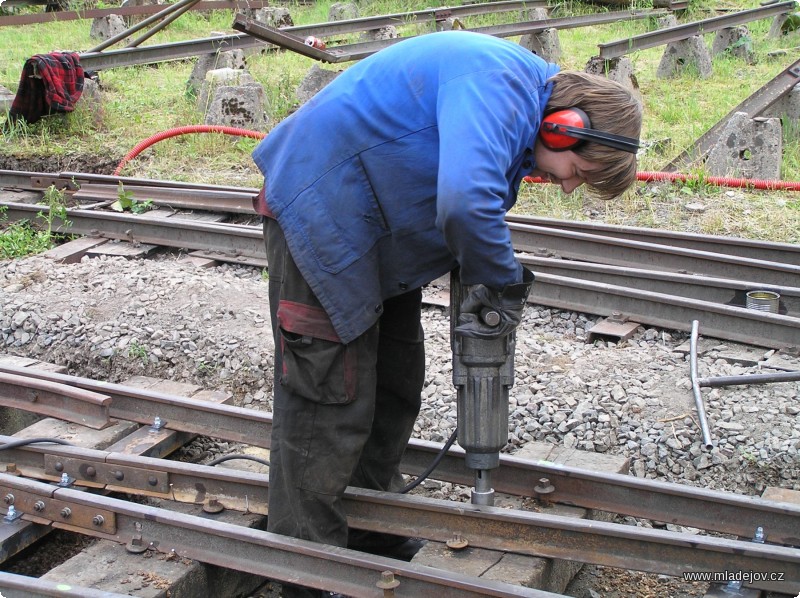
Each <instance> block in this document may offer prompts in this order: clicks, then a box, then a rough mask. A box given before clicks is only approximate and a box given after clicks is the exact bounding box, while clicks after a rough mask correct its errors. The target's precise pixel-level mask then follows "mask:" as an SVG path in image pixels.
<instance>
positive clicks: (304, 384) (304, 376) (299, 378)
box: [278, 301, 358, 405]
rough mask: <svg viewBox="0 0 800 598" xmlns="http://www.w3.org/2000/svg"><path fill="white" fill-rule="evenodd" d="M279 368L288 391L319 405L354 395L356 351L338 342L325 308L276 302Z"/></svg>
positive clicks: (341, 402) (340, 401) (344, 400)
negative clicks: (279, 354)
mask: <svg viewBox="0 0 800 598" xmlns="http://www.w3.org/2000/svg"><path fill="white" fill-rule="evenodd" d="M278 324H279V328H280V350H281V356H282V363H283V367H282V371H281V379H280V383H281V384H282V385H283V386H285V387H286V389H287V390H289V391H291V392H292V393H294V394H297V395H299V396H302V397H304V398H306V399H308V400H310V401H314V402H316V403H319V404H321V405H345V404H347V403H350V402H352V401H353V400H354V399H355V397H356V383H357V375H356V372H357V365H358V364H357V352H356V351H355V350H353V349H354V348H351V347H349V346H348V345H344V344H342V343H340V342H339V337H338V335H337V334H336V332H335V331H334V329H333V325H332V324H331V322H330V319H329V318H328V315H327V314H326V313H325V310H323V309H321V308H319V307H316V306H312V305H304V304H301V303H296V302H292V301H281V302H280V304H279V305H278Z"/></svg>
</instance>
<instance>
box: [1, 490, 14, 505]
mask: <svg viewBox="0 0 800 598" xmlns="http://www.w3.org/2000/svg"><path fill="white" fill-rule="evenodd" d="M3 502H4V503H6V504H7V505H13V504H14V495H13V494H11V493H10V492H9V493H8V494H6V495H5V496H4V497H3Z"/></svg>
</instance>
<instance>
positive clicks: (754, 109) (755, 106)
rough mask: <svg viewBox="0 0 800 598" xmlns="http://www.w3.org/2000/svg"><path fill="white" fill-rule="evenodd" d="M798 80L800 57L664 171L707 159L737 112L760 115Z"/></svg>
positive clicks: (674, 169)
mask: <svg viewBox="0 0 800 598" xmlns="http://www.w3.org/2000/svg"><path fill="white" fill-rule="evenodd" d="M798 82H800V59H798V60H795V61H794V62H793V63H792V64H790V65H789V66H788V67H786V68H785V69H784V70H783V71H782V72H780V73H778V74H777V75H776V76H775V77H773V78H772V79H771V80H770V81H769V82H767V83H766V84H764V85H763V86H762V87H760V88H759V89H757V90H756V92H755V93H753V94H752V95H750V96H749V97H747V98H745V99H744V100H743V101H742V102H741V103H740V104H739V105H738V106H736V107H735V108H734V109H733V110H731V111H730V112H728V114H727V115H725V116H724V117H723V118H722V119H720V120H719V121H718V122H717V123H716V124H715V125H714V126H713V127H711V128H710V129H709V130H708V131H706V132H705V133H703V134H702V135H701V136H700V137H699V138H698V139H697V140H696V141H695V142H694V143H693V144H692V145H691V146H690V147H689V148H687V149H685V150H684V151H683V152H681V153H680V154H679V155H678V156H677V157H675V158H674V159H673V160H672V161H671V162H670V163H669V164H667V166H666V167H664V169H663V170H664V171H665V172H674V171H676V170H678V168H681V167H683V166H686V165H688V164H691V163H692V162H694V161H695V160H698V159H701V158H705V156H707V155H708V153H709V152H710V151H711V148H712V147H713V146H714V144H715V143H716V142H717V140H718V139H719V136H720V134H721V133H722V131H723V129H724V128H725V126H726V125H727V124H728V122H729V121H730V119H731V118H732V117H733V115H734V114H736V113H737V112H744V113H745V114H747V115H748V116H749V117H750V118H755V117H757V116H760V115H761V114H762V113H764V112H765V111H766V110H767V109H769V108H770V107H772V105H773V104H775V103H776V102H777V101H778V100H780V99H781V98H782V97H784V96H785V95H786V94H788V93H789V92H790V91H791V90H792V89H794V87H795V86H796V85H797V83H798Z"/></svg>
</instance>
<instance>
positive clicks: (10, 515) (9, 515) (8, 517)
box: [5, 505, 17, 522]
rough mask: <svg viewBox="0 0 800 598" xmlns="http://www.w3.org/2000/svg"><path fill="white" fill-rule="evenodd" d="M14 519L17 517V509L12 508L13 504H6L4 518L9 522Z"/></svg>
mask: <svg viewBox="0 0 800 598" xmlns="http://www.w3.org/2000/svg"><path fill="white" fill-rule="evenodd" d="M15 519H17V510H16V509H15V508H14V505H8V512H6V516H5V520H6V521H8V522H11V521H14V520H15Z"/></svg>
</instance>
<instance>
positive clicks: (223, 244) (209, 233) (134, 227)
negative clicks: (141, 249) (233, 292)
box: [0, 202, 266, 265]
mask: <svg viewBox="0 0 800 598" xmlns="http://www.w3.org/2000/svg"><path fill="white" fill-rule="evenodd" d="M0 205H4V206H6V208H7V210H6V212H5V214H6V216H7V217H8V219H9V220H29V221H33V222H40V221H41V217H40V216H39V214H40V213H41V212H43V211H47V208H46V207H42V206H35V205H28V204H20V203H13V202H0ZM53 224H54V226H53V229H52V230H53V231H54V232H59V233H64V234H76V235H86V236H90V237H99V238H104V239H120V240H125V241H130V242H133V243H151V244H154V245H161V246H164V247H175V248H181V249H197V250H202V251H209V252H216V253H218V254H222V255H227V256H228V257H229V258H237V259H239V258H245V259H248V260H249V261H250V263H254V264H262V265H266V255H265V253H264V241H263V233H262V230H261V228H260V227H256V226H241V225H235V224H225V225H222V224H217V223H208V222H196V221H189V220H184V219H181V218H170V219H158V220H156V219H151V218H141V217H139V216H137V215H134V214H127V213H126V214H120V213H116V212H98V211H92V210H84V209H76V208H67V210H66V222H65V221H64V220H62V219H60V218H57V219H54V223H53Z"/></svg>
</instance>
